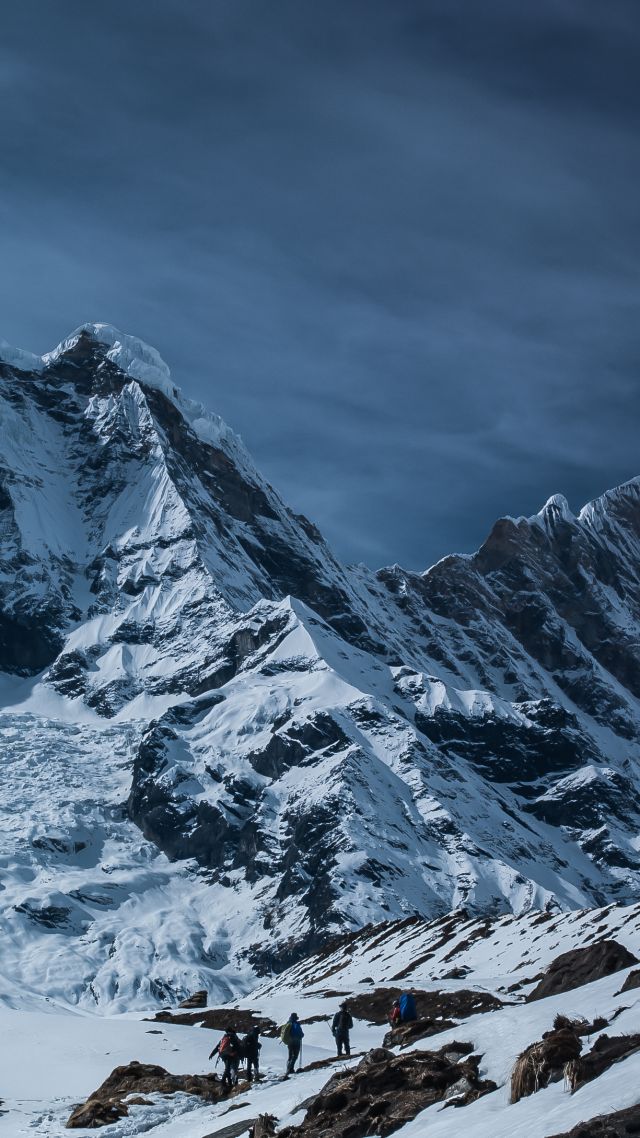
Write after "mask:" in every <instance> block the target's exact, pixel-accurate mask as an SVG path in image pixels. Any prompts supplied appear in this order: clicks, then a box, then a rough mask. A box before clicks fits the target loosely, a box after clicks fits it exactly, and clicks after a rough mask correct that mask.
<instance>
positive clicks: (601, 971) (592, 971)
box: [527, 940, 638, 1001]
mask: <svg viewBox="0 0 640 1138" xmlns="http://www.w3.org/2000/svg"><path fill="white" fill-rule="evenodd" d="M637 963H638V959H637V957H635V956H634V955H633V953H631V952H629V949H628V948H625V947H624V945H622V944H618V942H617V941H615V940H600V941H596V943H595V944H590V945H587V947H586V948H574V949H571V951H570V952H563V953H562V955H561V956H558V957H556V959H555V960H554V961H553V962H552V963H551V964H550V965H549V967H548V969H547V971H546V973H545V975H544V976H543V978H542V980H541V981H540V983H539V984H537V985H536V987H535V988H534V989H533V991H532V992H530V993H529V995H528V996H527V1000H528V1001H530V1000H543V999H544V998H545V997H546V996H555V995H557V994H558V993H559V992H570V991H572V989H573V988H581V987H582V985H583V984H591V983H592V982H593V981H594V980H601V979H602V977H603V976H611V975H612V974H613V973H614V972H619V971H620V969H621V968H629V967H630V966H631V965H632V964H637Z"/></svg>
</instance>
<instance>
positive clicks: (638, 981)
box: [617, 968, 640, 996]
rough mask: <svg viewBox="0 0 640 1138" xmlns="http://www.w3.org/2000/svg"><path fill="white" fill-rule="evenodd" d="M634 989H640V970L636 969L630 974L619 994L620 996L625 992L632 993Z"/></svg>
mask: <svg viewBox="0 0 640 1138" xmlns="http://www.w3.org/2000/svg"><path fill="white" fill-rule="evenodd" d="M634 988H640V968H634V970H633V972H630V973H629V975H628V976H627V978H626V980H625V982H624V984H623V985H622V987H621V989H620V991H619V992H618V993H617V994H618V995H619V996H620V995H622V993H623V992H632V991H633V990H634Z"/></svg>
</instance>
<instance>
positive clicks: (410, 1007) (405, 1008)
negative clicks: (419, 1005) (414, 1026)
mask: <svg viewBox="0 0 640 1138" xmlns="http://www.w3.org/2000/svg"><path fill="white" fill-rule="evenodd" d="M398 1002H399V1006H400V1022H401V1023H411V1022H412V1021H413V1020H416V1019H417V1018H418V1012H417V1010H416V1000H415V996H414V994H413V992H403V993H402V995H401V996H400V1000H399V1001H398Z"/></svg>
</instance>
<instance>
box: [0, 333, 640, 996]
mask: <svg viewBox="0 0 640 1138" xmlns="http://www.w3.org/2000/svg"><path fill="white" fill-rule="evenodd" d="M0 434H1V440H2V445H1V447H0V672H1V673H2V675H1V676H0V697H1V699H2V710H1V711H0V737H1V738H2V741H3V759H4V764H5V778H4V779H3V785H2V790H1V792H0V793H1V796H2V809H3V814H4V817H5V818H6V822H7V825H6V826H5V827H3V831H2V836H1V837H0V842H1V843H2V848H1V849H0V858H1V859H2V860H1V864H2V867H3V868H2V879H1V887H0V888H1V897H0V927H1V935H2V939H3V948H4V951H3V964H2V975H0V998H4V1000H5V1002H8V1003H10V1004H16V1003H21V1004H23V1003H24V1002H25V1000H27V1002H29V1001H31V1002H32V1003H33V1006H39V1004H40V997H45V996H46V997H48V998H50V999H55V1000H57V1001H60V1002H61V1003H63V1004H67V1005H68V1004H77V1003H79V1004H80V1005H81V1006H83V1007H85V1008H93V1009H96V1008H97V1009H99V1010H101V1011H105V1010H121V1011H124V1010H131V1009H132V1008H140V1009H142V1008H148V1007H149V1006H150V1005H151V1004H153V1002H154V1001H160V1002H163V1001H166V1000H168V1001H170V1002H173V1001H175V1000H177V999H178V998H180V997H182V996H184V995H186V994H187V993H188V992H190V991H193V990H195V989H198V988H206V989H207V990H208V991H209V992H210V993H212V994H214V993H215V995H216V998H217V999H227V998H230V997H231V996H232V995H233V993H234V992H238V991H246V990H248V988H249V986H250V985H251V983H252V982H253V980H252V978H254V977H255V975H256V972H257V973H258V975H262V974H265V973H267V974H268V973H269V972H270V971H271V970H272V969H276V970H280V969H282V968H283V967H286V966H289V965H292V964H295V962H296V961H297V960H299V959H301V958H302V956H304V955H305V954H308V953H309V952H312V951H314V950H316V949H318V948H321V947H322V946H323V945H325V944H326V942H327V940H328V939H330V938H331V937H332V936H334V935H336V934H339V933H341V932H344V931H345V930H348V929H353V928H359V927H361V926H363V925H366V924H367V923H368V922H378V921H381V920H385V919H388V918H393V917H404V916H409V915H412V914H416V913H417V914H420V915H422V916H425V917H437V916H440V915H442V914H445V913H447V912H449V911H450V910H451V909H455V908H459V907H461V906H466V907H467V908H468V909H470V910H471V911H473V912H476V913H480V914H483V915H487V916H495V915H497V914H499V913H508V912H515V913H516V914H520V913H526V912H528V911H530V910H532V909H547V910H548V911H555V910H562V909H571V908H573V909H575V908H579V907H584V906H589V905H603V904H606V903H607V902H610V901H618V902H623V903H628V902H632V901H634V900H636V899H637V898H638V896H639V888H640V853H639V848H640V847H639V844H638V831H639V829H640V826H639V822H640V776H639V773H638V759H639V757H640V751H639V746H638V729H639V726H640V703H639V697H640V635H639V633H640V579H639V575H638V564H639V562H640V480H634V481H632V482H630V483H627V484H626V485H625V486H622V487H619V488H618V489H616V490H613V491H610V492H609V493H607V494H605V495H604V496H603V497H602V498H600V499H598V500H597V501H595V502H593V503H591V504H589V505H588V506H586V507H585V508H584V509H583V510H582V511H581V512H580V513H579V514H578V515H577V516H573V515H572V514H571V512H570V510H569V507H568V505H567V503H566V501H565V500H564V499H563V498H561V497H560V496H556V497H554V498H552V499H551V500H550V501H549V502H548V503H547V505H546V506H545V507H544V509H543V510H542V511H541V512H540V514H538V515H536V516H535V517H533V518H528V519H525V518H519V519H508V518H507V519H502V520H501V521H500V522H498V523H497V524H496V526H495V527H494V529H493V531H492V533H491V534H490V536H489V537H488V539H487V541H486V542H485V544H484V545H483V547H482V548H481V549H480V550H479V551H478V553H476V554H475V555H473V556H471V557H469V556H455V557H449V558H446V559H445V560H444V561H441V562H439V563H438V564H437V565H436V566H434V567H433V568H431V569H429V570H428V571H427V572H426V573H424V574H414V573H408V572H405V571H403V570H402V569H400V568H399V567H398V566H394V567H392V568H389V569H384V570H381V571H380V572H378V573H372V572H369V571H368V570H366V569H365V568H364V567H362V566H360V567H357V568H347V567H345V566H342V565H341V564H340V563H339V562H338V561H337V559H336V558H335V556H334V555H333V554H332V552H331V551H330V550H329V548H328V547H327V545H326V543H325V542H324V541H323V539H322V537H321V535H320V534H319V532H318V531H317V529H316V528H315V526H314V525H313V524H312V523H310V522H309V521H308V520H307V519H306V518H304V517H301V516H299V515H296V514H294V513H293V512H292V511H291V510H289V509H288V508H287V507H286V505H285V504H284V503H283V501H282V500H281V498H280V497H279V495H278V494H277V493H276V492H275V491H274V490H273V488H272V487H271V486H269V485H268V483H266V482H265V480H264V479H263V478H262V477H261V475H260V474H259V472H258V471H257V470H256V469H255V466H254V464H253V462H252V460H251V458H250V456H249V455H248V454H247V452H246V450H245V448H244V446H243V444H242V443H241V441H240V439H239V438H238V437H237V436H236V435H234V434H233V432H232V431H231V430H230V429H229V428H228V427H227V426H226V425H225V424H224V423H223V422H222V421H221V420H220V419H219V418H217V417H216V416H215V415H212V414H209V413H208V412H207V411H205V410H204V409H203V408H202V407H201V406H199V405H197V404H194V403H192V402H190V401H188V400H186V399H185V398H184V397H183V396H182V395H181V394H180V393H179V391H178V390H177V389H176V388H175V387H174V385H173V383H172V380H171V378H170V375H169V372H168V369H167V367H166V365H165V364H164V363H163V362H162V361H161V360H160V358H159V356H158V355H157V353H156V352H155V351H154V350H153V349H152V348H149V347H148V346H146V345H144V344H142V343H141V342H140V341H138V340H135V339H133V338H132V337H127V336H123V335H121V334H120V333H118V332H117V331H116V330H115V329H113V328H111V327H108V326H105V325H87V326H85V327H83V328H81V329H79V330H78V331H77V332H75V333H73V335H71V336H70V337H68V339H67V340H65V341H64V342H63V343H62V344H61V345H60V346H59V347H58V348H56V349H55V351H53V352H51V353H49V354H48V355H46V356H44V357H42V358H39V357H35V356H31V355H29V354H28V353H26V352H21V351H17V350H15V349H9V348H8V347H6V346H4V347H1V348H0ZM16 993H18V995H17V994H16Z"/></svg>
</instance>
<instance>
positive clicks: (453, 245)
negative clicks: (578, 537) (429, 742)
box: [0, 0, 640, 568]
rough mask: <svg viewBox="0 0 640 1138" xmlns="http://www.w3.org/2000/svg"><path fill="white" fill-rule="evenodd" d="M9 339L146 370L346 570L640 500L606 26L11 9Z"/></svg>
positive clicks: (348, 14)
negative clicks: (270, 487)
mask: <svg viewBox="0 0 640 1138" xmlns="http://www.w3.org/2000/svg"><path fill="white" fill-rule="evenodd" d="M3 22H4V27H3V40H2V44H1V45H0V87H2V89H3V92H4V93H5V94H6V92H9V97H5V98H3V99H2V100H0V140H1V145H2V153H3V159H4V160H3V179H2V182H1V183H0V226H1V233H2V252H3V274H2V285H1V286H0V288H1V289H2V301H3V313H4V317H3V326H2V329H1V334H2V335H3V336H5V338H7V339H9V340H12V341H13V342H16V343H19V344H20V345H21V346H25V347H29V348H31V349H33V350H45V349H47V348H49V347H51V345H52V344H53V343H55V342H57V340H58V339H60V338H61V337H62V336H63V335H64V334H66V333H67V332H68V331H69V330H70V328H72V327H74V326H76V325H77V324H78V323H80V322H82V321H83V320H85V319H101V320H105V321H109V322H112V323H115V324H116V325H118V326H121V327H123V328H124V329H126V330H128V331H131V332H133V333H135V334H137V335H140V336H142V337H143V338H145V339H148V340H149V341H150V342H152V343H154V344H155V345H156V346H157V347H158V348H159V349H160V351H161V352H162V354H163V355H164V356H165V358H166V359H167V360H168V362H169V363H170V364H171V366H172V370H173V373H174V376H175V378H176V381H177V382H178V383H179V384H180V385H181V386H183V387H184V388H185V390H186V391H187V392H188V393H189V394H191V395H193V396H195V397H198V398H202V399H204V400H205V401H206V402H207V403H209V404H210V405H211V406H212V407H213V408H215V410H217V411H218V412H219V413H221V414H222V415H224V416H225V417H226V418H228V419H229V421H230V422H231V423H232V424H233V426H234V427H235V428H237V429H238V430H239V431H240V433H241V434H242V435H243V436H244V437H245V440H246V442H247V443H248V445H249V446H250V448H251V449H252V451H253V453H254V455H255V457H256V459H257V461H258V462H259V464H260V465H261V466H262V467H263V468H264V470H265V473H266V474H267V476H268V477H269V478H270V479H271V480H272V481H273V482H274V483H275V484H277V485H278V487H279V488H280V490H281V491H282V493H283V495H284V496H285V498H287V499H288V500H290V501H291V502H292V504H293V505H294V506H295V507H296V508H297V509H301V510H303V511H305V512H307V513H308V514H310V516H312V517H314V518H315V520H316V521H318V523H319V524H320V526H321V528H322V529H323V530H324V532H325V533H326V534H327V536H328V537H329V538H330V540H331V541H332V542H333V544H334V545H335V546H336V548H337V550H338V552H339V553H340V554H342V555H343V556H346V557H348V558H352V559H365V560H367V561H369V562H370V563H371V564H377V563H379V562H386V561H396V560H399V561H404V562H405V563H406V564H408V565H409V566H411V567H414V568H421V567H423V566H424V565H425V564H427V563H428V562H430V561H433V560H435V559H436V558H438V557H440V556H441V555H443V554H444V553H446V552H447V551H449V550H450V549H452V548H453V549H471V548H473V547H474V546H475V545H476V544H477V543H478V542H479V541H481V540H482V537H483V536H484V535H485V534H486V532H487V531H488V529H489V528H490V526H491V524H492V521H493V519H494V518H495V517H496V516H498V515H500V514H502V513H505V512H508V513H516V514H517V513H521V512H530V511H533V510H535V509H537V508H538V506H539V505H540V504H541V503H542V502H543V501H544V500H545V498H546V497H547V496H548V494H549V493H551V492H553V491H556V490H562V491H564V492H566V493H567V494H568V496H569V497H570V499H571V500H572V503H573V504H574V505H579V504H580V502H581V501H583V500H586V499H587V498H589V497H591V496H593V495H594V494H596V493H597V492H599V491H601V490H602V489H604V488H606V486H607V485H609V484H613V483H614V482H616V481H618V480H621V479H622V478H625V477H628V476H630V475H631V474H633V473H636V472H637V470H638V456H637V445H636V442H635V435H634V432H633V424H634V422H635V421H637V410H638V402H639V390H638V373H637V359H638V339H639V334H638V331H637V329H638V320H637V306H636V296H637V255H638V244H639V232H640V207H639V206H638V200H637V199H638V195H637V193H636V190H635V187H636V186H637V184H638V175H639V174H640V169H639V167H640V152H639V150H638V146H637V141H636V139H637V127H638V111H639V109H640V82H639V80H638V76H637V67H636V66H635V64H634V60H635V59H637V50H638V47H639V46H640V45H639V44H638V39H639V38H640V28H639V27H638V21H637V13H635V9H634V5H633V3H627V2H626V0H619V2H618V3H616V4H615V5H606V6H605V5H602V4H600V3H596V2H595V0H580V2H579V3H578V0H557V2H554V3H552V2H551V0H541V2H540V3H539V4H536V5H517V4H513V3H512V2H511V0H491V2H488V3H485V4H483V5H477V4H475V3H474V2H473V0H447V2H446V3H445V2H444V0H426V2H425V0H420V2H418V0H415V2H412V0H403V3H401V4H389V3H388V0H351V2H350V3H349V4H344V3H338V0H327V2H326V3H324V4H323V5H321V6H315V5H311V4H305V3H300V2H299V0H295V2H294V0H277V2H276V3H275V4H273V5H268V6H267V5H264V4H261V3H259V0H217V2H216V4H215V5H213V4H210V3H208V2H207V3H205V2H204V0H191V2H190V3H189V4H188V5H183V4H180V3H178V0H154V2H153V3H152V2H151V0H140V2H139V3H137V4H135V5H128V4H125V3H124V2H123V0H112V2H111V3H110V5H109V6H108V8H106V9H101V10H98V9H96V7H95V6H92V5H86V4H85V3H84V2H82V3H81V2H80V0H66V3H65V5H64V6H59V5H51V4H49V3H48V2H47V0H23V3H22V4H21V5H14V6H12V7H11V8H10V9H8V10H7V12H6V13H5V14H4V16H3Z"/></svg>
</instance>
